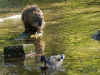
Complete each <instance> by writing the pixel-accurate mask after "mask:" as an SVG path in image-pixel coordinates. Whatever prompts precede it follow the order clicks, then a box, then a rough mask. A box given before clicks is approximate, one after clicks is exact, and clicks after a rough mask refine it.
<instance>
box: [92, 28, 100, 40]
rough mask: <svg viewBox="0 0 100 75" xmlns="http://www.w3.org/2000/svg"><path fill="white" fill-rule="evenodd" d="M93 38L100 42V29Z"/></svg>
mask: <svg viewBox="0 0 100 75" xmlns="http://www.w3.org/2000/svg"><path fill="white" fill-rule="evenodd" d="M92 38H93V39H95V40H100V29H99V30H98V31H97V32H96V33H94V34H93V36H92Z"/></svg>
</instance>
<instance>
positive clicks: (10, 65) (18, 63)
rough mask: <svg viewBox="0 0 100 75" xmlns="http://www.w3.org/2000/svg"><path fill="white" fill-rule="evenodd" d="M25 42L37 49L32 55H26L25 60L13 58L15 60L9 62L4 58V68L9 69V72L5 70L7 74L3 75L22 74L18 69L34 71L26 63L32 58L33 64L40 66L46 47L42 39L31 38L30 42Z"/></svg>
mask: <svg viewBox="0 0 100 75" xmlns="http://www.w3.org/2000/svg"><path fill="white" fill-rule="evenodd" d="M24 42H26V43H29V44H30V43H32V44H34V45H35V49H34V50H33V51H32V52H31V53H29V54H27V55H25V58H24V57H23V58H13V59H8V60H7V59H6V58H4V67H5V68H7V70H4V71H5V72H4V73H5V74H3V75H14V74H17V75H18V74H20V72H18V71H17V68H21V69H24V70H32V69H31V68H29V67H28V66H26V64H25V62H27V61H25V60H27V58H28V59H29V58H30V57H32V60H34V62H33V63H32V64H38V63H39V62H40V56H41V54H43V52H44V47H45V45H44V41H43V40H42V37H38V38H31V39H30V40H26V41H25V40H24ZM33 57H34V58H33ZM27 68H28V69H27ZM15 69H16V70H15ZM18 70H19V69H18ZM21 74H22V73H21Z"/></svg>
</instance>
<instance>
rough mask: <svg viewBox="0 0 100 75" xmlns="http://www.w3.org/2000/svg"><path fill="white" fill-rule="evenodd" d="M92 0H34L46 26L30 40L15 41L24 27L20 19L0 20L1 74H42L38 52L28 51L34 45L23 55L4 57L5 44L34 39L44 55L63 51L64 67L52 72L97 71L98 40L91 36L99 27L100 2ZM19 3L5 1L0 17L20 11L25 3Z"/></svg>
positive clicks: (87, 74)
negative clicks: (9, 3)
mask: <svg viewBox="0 0 100 75" xmlns="http://www.w3.org/2000/svg"><path fill="white" fill-rule="evenodd" d="M30 1H31V0H30ZM91 1H92V0H91ZM91 1H85V0H83V1H78V2H76V1H74V0H71V1H64V2H63V1H61V2H51V3H48V2H42V3H41V2H40V3H38V2H37V5H38V6H39V7H40V8H41V10H42V11H43V13H44V16H45V22H46V26H45V28H44V30H43V31H44V33H43V37H42V38H41V39H35V40H34V41H31V42H30V41H14V38H16V37H18V36H19V35H20V34H21V33H22V32H23V31H24V25H23V23H22V21H21V20H11V19H10V20H5V21H3V22H0V75H42V72H41V70H40V65H41V63H40V61H39V54H38V55H34V54H31V53H33V51H34V49H33V48H31V49H28V50H26V51H25V53H26V57H25V59H18V60H17V59H16V61H5V59H4V55H3V48H4V47H5V46H10V45H18V44H26V43H31V44H34V43H37V46H36V48H35V50H37V49H38V48H40V49H41V50H44V51H42V53H43V54H45V55H46V56H47V57H49V56H52V55H58V54H65V59H64V63H63V65H64V68H65V71H56V72H55V73H54V74H53V75H99V74H100V43H99V42H98V41H96V40H93V39H91V36H92V34H94V33H95V32H96V31H97V30H98V29H99V27H100V26H99V24H100V21H99V19H100V13H99V12H100V11H99V10H100V9H99V8H100V5H98V3H99V1H98V2H97V3H96V2H95V3H94V2H91ZM18 4H19V5H18V6H15V7H14V8H12V6H13V4H12V6H9V9H8V8H6V6H7V5H5V6H4V7H5V8H0V9H1V11H0V18H5V17H8V16H12V15H16V14H21V10H22V8H24V7H25V6H24V4H23V6H21V5H20V2H19V3H18ZM25 4H26V3H25ZM29 4H32V3H29ZM15 5H16V4H15ZM26 5H27V4H26ZM20 7H21V8H20ZM6 9H7V10H6ZM30 54H31V55H30ZM47 75H50V73H48V74H47Z"/></svg>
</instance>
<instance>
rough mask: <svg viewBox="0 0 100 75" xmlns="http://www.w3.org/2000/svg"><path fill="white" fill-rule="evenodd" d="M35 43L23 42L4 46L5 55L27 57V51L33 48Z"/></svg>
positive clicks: (6, 56)
mask: <svg viewBox="0 0 100 75" xmlns="http://www.w3.org/2000/svg"><path fill="white" fill-rule="evenodd" d="M33 48H34V45H33V44H21V45H13V46H6V47H4V57H5V58H7V59H8V58H16V57H25V51H26V52H27V51H29V50H31V49H32V50H33Z"/></svg>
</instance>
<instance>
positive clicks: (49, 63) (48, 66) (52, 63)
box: [40, 54, 65, 73]
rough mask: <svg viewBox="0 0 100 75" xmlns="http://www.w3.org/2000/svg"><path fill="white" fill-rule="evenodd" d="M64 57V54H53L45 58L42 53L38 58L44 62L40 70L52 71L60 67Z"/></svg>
mask: <svg viewBox="0 0 100 75" xmlns="http://www.w3.org/2000/svg"><path fill="white" fill-rule="evenodd" d="M64 58H65V55H64V54H63V55H54V56H51V57H49V58H46V56H45V55H42V56H41V58H40V60H41V62H43V63H44V65H43V66H42V67H41V69H42V71H49V72H52V73H53V72H54V71H57V70H61V69H62V64H63V60H64Z"/></svg>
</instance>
